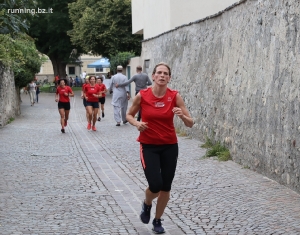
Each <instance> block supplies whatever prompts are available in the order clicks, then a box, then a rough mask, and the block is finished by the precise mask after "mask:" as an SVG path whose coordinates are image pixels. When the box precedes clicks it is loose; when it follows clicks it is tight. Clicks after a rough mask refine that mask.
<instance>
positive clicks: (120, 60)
mask: <svg viewBox="0 0 300 235" xmlns="http://www.w3.org/2000/svg"><path fill="white" fill-rule="evenodd" d="M134 56H135V55H134V53H133V52H119V53H117V54H116V55H111V56H110V60H109V62H110V70H111V71H112V72H113V73H116V71H117V66H118V65H122V66H123V67H124V68H125V67H126V66H127V65H128V63H129V61H130V59H131V58H132V57H134Z"/></svg>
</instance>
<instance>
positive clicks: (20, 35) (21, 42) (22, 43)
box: [0, 0, 43, 87]
mask: <svg viewBox="0 0 300 235" xmlns="http://www.w3.org/2000/svg"><path fill="white" fill-rule="evenodd" d="M33 6H34V2H33V1H32V0H4V1H3V2H2V3H1V4H0V62H1V63H2V64H4V66H6V67H9V68H11V69H12V70H13V72H14V79H15V84H16V86H17V87H18V86H25V85H26V84H27V83H28V82H29V81H30V80H32V79H33V78H34V76H35V74H36V73H37V72H39V70H40V67H41V65H42V62H43V57H42V56H40V54H39V53H38V51H37V49H36V47H35V44H34V40H33V39H32V38H30V37H29V36H28V35H27V34H25V33H24V32H26V30H27V29H28V25H29V24H28V19H29V18H30V17H31V15H30V14H29V15H28V14H13V13H10V12H9V11H8V9H20V8H22V9H24V8H31V7H33Z"/></svg>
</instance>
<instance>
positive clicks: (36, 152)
mask: <svg viewBox="0 0 300 235" xmlns="http://www.w3.org/2000/svg"><path fill="white" fill-rule="evenodd" d="M21 98H22V101H23V102H22V104H21V110H22V114H21V115H20V116H19V117H17V118H16V119H15V120H14V121H13V122H12V123H10V124H8V125H6V126H5V127H4V128H2V129H0V172H1V177H0V234H1V235H8V234H11V235H17V234H31V235H33V234H69V235H71V234H82V235H88V234H140V235H146V234H152V231H151V229H152V226H151V223H149V224H148V225H145V224H143V223H142V222H140V220H139V213H140V210H141V203H142V201H143V199H144V189H145V188H146V186H147V185H146V180H145V177H144V173H143V170H142V166H141V164H140V158H139V143H138V142H137V141H136V138H137V136H138V131H137V130H136V128H135V127H133V126H131V125H130V124H125V125H121V126H120V127H116V126H115V124H116V123H115V121H114V119H113V109H112V106H111V104H110V103H111V97H110V95H108V97H107V99H106V104H105V108H106V109H105V117H104V118H103V119H102V120H101V121H100V122H97V123H96V127H97V131H96V132H94V131H88V130H87V129H86V124H87V122H86V117H85V109H84V106H83V104H82V100H81V99H80V95H79V92H76V93H75V98H72V99H71V112H70V119H69V122H68V126H67V127H66V133H65V134H62V133H61V131H60V128H61V127H60V124H59V113H58V110H57V103H56V102H55V101H54V94H49V93H41V94H40V95H39V103H38V104H35V105H34V106H33V107H31V106H30V102H29V96H28V95H25V94H22V96H21ZM178 138H179V151H180V153H179V158H178V165H177V171H176V175H175V179H174V182H173V188H172V191H171V198H170V201H169V203H168V207H167V208H166V211H165V214H164V216H163V219H164V221H163V226H164V227H165V229H166V233H165V234H170V235H181V234H200V235H201V234H211V235H214V234H222V235H223V234H224V235H225V234H228V235H234V234H241V235H247V234H249V235H252V234H253V235H254V234H258V235H271V234H273V235H277V234H284V235H286V234H291V235H297V234H300V195H299V194H297V193H295V192H294V191H292V190H290V189H288V188H286V187H284V186H282V185H280V184H278V183H276V182H274V181H272V180H270V179H268V178H266V177H264V176H263V175H260V174H257V173H255V172H253V171H251V170H249V169H245V168H243V167H242V166H241V165H238V164H236V163H234V162H232V161H228V162H219V161H217V160H213V159H203V158H202V156H203V155H204V154H205V151H206V150H205V149H202V148H200V147H199V146H200V145H201V144H202V143H201V142H199V141H198V140H193V139H190V138H187V137H178ZM154 211H155V205H154V208H153V209H152V217H151V221H152V218H153V216H154Z"/></svg>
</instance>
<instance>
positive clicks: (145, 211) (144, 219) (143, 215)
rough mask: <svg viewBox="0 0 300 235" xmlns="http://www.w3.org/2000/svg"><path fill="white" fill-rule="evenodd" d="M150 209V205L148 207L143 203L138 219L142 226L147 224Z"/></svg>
mask: <svg viewBox="0 0 300 235" xmlns="http://www.w3.org/2000/svg"><path fill="white" fill-rule="evenodd" d="M151 207H152V205H151V206H148V205H147V204H146V203H145V202H143V205H142V211H141V214H140V219H141V221H142V222H143V223H144V224H148V223H149V221H150V216H151Z"/></svg>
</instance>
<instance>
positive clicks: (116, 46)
mask: <svg viewBox="0 0 300 235" xmlns="http://www.w3.org/2000/svg"><path fill="white" fill-rule="evenodd" d="M69 12H70V18H71V21H72V23H73V29H72V30H70V31H69V32H68V34H69V35H70V36H71V41H72V43H73V44H74V45H77V46H81V47H82V48H83V49H84V50H85V51H88V52H92V53H93V54H100V55H102V56H109V55H116V54H117V53H118V51H132V52H133V53H135V54H136V55H139V54H140V52H141V40H142V36H141V35H133V34H132V24H131V1H130V0H100V1H99V0H98V1H97V0H77V1H76V2H73V3H70V4H69Z"/></svg>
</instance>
